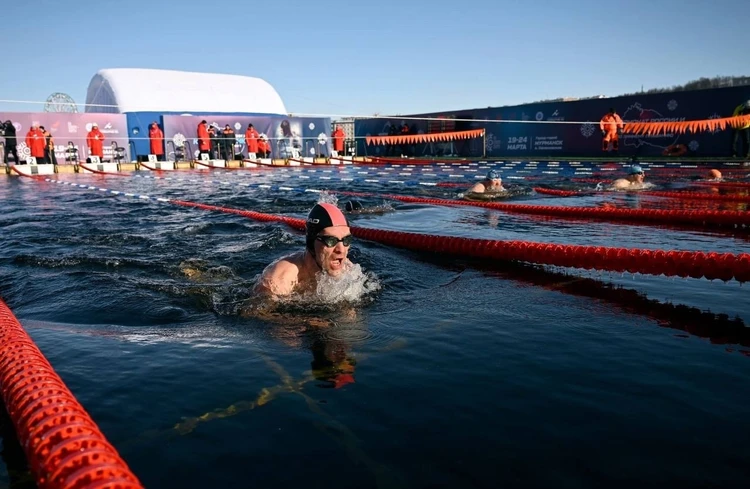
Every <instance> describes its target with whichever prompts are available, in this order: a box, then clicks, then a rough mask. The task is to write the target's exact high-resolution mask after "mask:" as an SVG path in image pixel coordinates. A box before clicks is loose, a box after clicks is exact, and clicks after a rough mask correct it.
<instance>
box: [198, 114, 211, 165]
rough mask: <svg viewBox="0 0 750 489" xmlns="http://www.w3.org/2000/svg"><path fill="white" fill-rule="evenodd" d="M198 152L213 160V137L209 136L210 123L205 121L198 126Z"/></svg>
mask: <svg viewBox="0 0 750 489" xmlns="http://www.w3.org/2000/svg"><path fill="white" fill-rule="evenodd" d="M198 151H199V152H200V154H201V155H202V154H204V153H205V154H207V155H208V157H209V159H210V158H211V135H210V134H208V123H207V122H206V121H205V120H202V121H201V122H200V124H198Z"/></svg>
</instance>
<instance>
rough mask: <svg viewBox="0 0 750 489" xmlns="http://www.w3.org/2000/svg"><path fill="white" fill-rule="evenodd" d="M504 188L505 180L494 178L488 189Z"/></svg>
mask: <svg viewBox="0 0 750 489" xmlns="http://www.w3.org/2000/svg"><path fill="white" fill-rule="evenodd" d="M502 186H503V180H502V179H500V178H493V179H492V180H490V181H489V185H487V187H488V188H500V187H502Z"/></svg>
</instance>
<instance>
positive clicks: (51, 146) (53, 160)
mask: <svg viewBox="0 0 750 489" xmlns="http://www.w3.org/2000/svg"><path fill="white" fill-rule="evenodd" d="M39 130H40V131H42V134H44V163H48V164H52V165H56V164H57V156H55V139H54V138H53V137H52V134H50V132H49V131H48V130H46V129H45V128H44V126H39Z"/></svg>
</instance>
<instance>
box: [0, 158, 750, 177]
mask: <svg viewBox="0 0 750 489" xmlns="http://www.w3.org/2000/svg"><path fill="white" fill-rule="evenodd" d="M374 158H377V157H370V156H355V157H353V158H352V162H353V163H360V164H361V163H376V159H374ZM409 160H414V161H415V163H423V162H424V161H425V160H432V161H434V163H459V162H462V161H466V162H469V161H477V160H479V161H484V162H498V161H511V162H514V161H519V162H521V161H523V162H561V161H562V162H577V163H610V164H611V163H631V162H633V161H634V160H633V159H632V158H631V157H627V156H620V157H618V158H606V157H575V156H570V157H561V156H556V157H539V156H535V157H531V158H530V157H510V158H458V157H456V158H440V159H434V160H433V159H431V158H426V157H424V158H421V157H417V158H403V159H402V158H388V162H389V163H392V164H402V165H408V164H409ZM300 161H302V160H297V161H293V160H289V159H283V158H274V159H272V160H271V164H270V165H268V164H258V165H257V166H299V165H300V164H301V163H300ZM334 161H337V160H334ZM637 161H642V162H649V163H662V164H673V165H674V166H675V167H679V166H695V165H706V166H708V165H722V167H733V166H734V167H741V168H748V169H750V159H746V158H731V157H711V158H708V157H704V158H685V157H683V158H673V157H664V156H653V157H644V158H639V159H638V160H637ZM81 163H82V164H84V165H85V164H86V163H85V162H81ZM105 163H106V162H105ZM162 163H163V162H162ZM246 163H249V162H244V161H240V160H230V161H227V162H226V167H227V168H245V167H246V168H254V167H255V166H252V167H251V166H248V165H247V164H246ZM304 163H305V164H313V165H331V166H339V165H340V164H351V163H350V162H348V161H347V162H346V163H338V162H333V163H332V162H331V160H330V159H328V158H306V159H304ZM381 163H382V162H381ZM147 164H148V163H147ZM26 166H27V165H21V166H20V167H21V168H24V167H26ZM40 166H42V165H40ZM44 166H46V165H44ZM195 168H198V169H200V168H201V165H200V164H199V163H196V162H195V161H178V162H176V163H175V169H176V170H188V169H195ZM203 168H207V167H205V166H204V167H203ZM214 168H216V167H214ZM141 169H144V170H145V169H147V168H145V167H144V168H141V164H140V163H139V162H135V161H131V162H124V163H119V165H118V171H121V172H127V171H138V170H141ZM79 172H81V168H80V165H79V164H75V163H73V164H70V163H63V164H57V165H55V166H54V173H79ZM5 174H6V175H9V176H19V175H18V174H17V173H14V172H12V171H11V170H10V166H8V165H5Z"/></svg>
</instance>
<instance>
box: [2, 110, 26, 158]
mask: <svg viewBox="0 0 750 489" xmlns="http://www.w3.org/2000/svg"><path fill="white" fill-rule="evenodd" d="M0 136H3V137H4V138H5V153H4V154H3V163H5V164H6V165H7V164H8V156H10V155H13V157H14V158H15V163H16V165H19V164H21V163H22V162H21V160H19V159H18V149H17V146H16V141H17V140H16V126H14V125H13V123H12V122H11V121H10V120H7V121H5V122H4V123H2V124H0Z"/></svg>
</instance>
